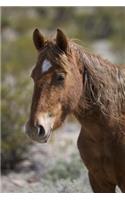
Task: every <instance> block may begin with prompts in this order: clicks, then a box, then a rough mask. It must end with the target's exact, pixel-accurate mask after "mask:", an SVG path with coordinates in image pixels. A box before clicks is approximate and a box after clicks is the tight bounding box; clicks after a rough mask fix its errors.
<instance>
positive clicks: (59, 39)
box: [56, 29, 68, 53]
mask: <svg viewBox="0 0 125 200" xmlns="http://www.w3.org/2000/svg"><path fill="white" fill-rule="evenodd" d="M56 44H57V46H58V47H59V48H60V49H61V50H62V51H64V52H65V53H66V52H67V50H68V40H67V37H66V36H65V34H64V33H63V32H62V31H61V30H60V29H57V35H56Z"/></svg>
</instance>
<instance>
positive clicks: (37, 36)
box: [33, 28, 45, 51]
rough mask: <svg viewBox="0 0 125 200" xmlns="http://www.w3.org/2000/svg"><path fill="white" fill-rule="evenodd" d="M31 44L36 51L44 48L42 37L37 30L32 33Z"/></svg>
mask: <svg viewBox="0 0 125 200" xmlns="http://www.w3.org/2000/svg"><path fill="white" fill-rule="evenodd" d="M33 42H34V45H35V47H36V49H37V50H38V51H40V50H41V49H42V48H43V47H44V42H45V41H44V37H43V35H42V34H41V33H40V32H39V30H38V29H37V28H36V29H35V30H34V32H33Z"/></svg>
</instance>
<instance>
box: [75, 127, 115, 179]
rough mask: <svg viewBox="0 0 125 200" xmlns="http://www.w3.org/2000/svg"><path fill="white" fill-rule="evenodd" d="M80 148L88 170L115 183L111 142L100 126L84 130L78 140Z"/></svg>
mask: <svg viewBox="0 0 125 200" xmlns="http://www.w3.org/2000/svg"><path fill="white" fill-rule="evenodd" d="M78 148H79V151H80V154H81V157H82V159H83V161H84V163H85V165H86V166H87V168H88V170H90V171H92V172H93V173H100V174H103V175H105V176H106V177H107V178H108V179H112V180H114V181H115V173H114V165H113V159H112V153H111V141H110V138H107V134H106V133H105V131H104V130H101V129H100V127H99V126H98V125H93V126H92V125H91V127H89V128H88V129H87V128H86V129H85V128H83V129H82V131H81V133H80V136H79V139H78Z"/></svg>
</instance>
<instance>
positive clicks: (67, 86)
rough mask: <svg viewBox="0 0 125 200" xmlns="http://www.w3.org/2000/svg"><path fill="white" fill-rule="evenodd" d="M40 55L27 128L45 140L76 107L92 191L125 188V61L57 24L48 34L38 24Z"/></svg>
mask: <svg viewBox="0 0 125 200" xmlns="http://www.w3.org/2000/svg"><path fill="white" fill-rule="evenodd" d="M33 41H34V44H35V47H36V49H37V50H38V60H37V64H36V66H35V68H34V69H33V71H32V74H31V77H32V78H33V80H34V93H33V98H32V105H31V114H30V118H29V121H28V122H27V126H26V129H27V134H28V135H29V136H30V137H31V138H32V139H33V140H35V141H38V142H41V143H42V142H47V140H48V138H49V137H50V135H51V132H52V130H53V129H55V128H57V127H59V126H60V125H61V124H62V122H63V121H64V119H65V118H66V116H67V115H68V114H70V113H73V114H74V115H75V117H76V118H77V119H78V120H79V122H80V124H81V126H82V128H81V132H80V135H79V137H78V149H79V152H80V155H81V158H82V160H83V162H84V163H85V165H86V167H87V169H88V175H89V180H90V184H91V186H92V189H93V191H94V192H115V187H116V185H118V186H119V187H120V189H121V191H122V192H125V66H117V65H114V64H112V63H110V62H109V61H107V60H105V59H103V58H101V57H100V56H98V55H93V54H91V53H88V52H86V51H85V50H84V48H82V47H80V46H79V45H77V44H76V43H74V42H73V41H71V40H69V39H67V37H66V36H65V35H64V33H63V32H62V31H61V30H59V29H57V35H56V39H52V40H45V39H44V37H43V36H42V35H41V33H40V32H39V31H38V29H36V30H35V31H34V33H33Z"/></svg>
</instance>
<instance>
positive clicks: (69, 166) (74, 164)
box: [44, 154, 82, 182]
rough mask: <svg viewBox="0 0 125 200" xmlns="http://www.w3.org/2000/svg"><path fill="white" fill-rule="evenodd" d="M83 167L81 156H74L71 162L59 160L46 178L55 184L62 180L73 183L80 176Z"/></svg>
mask: <svg viewBox="0 0 125 200" xmlns="http://www.w3.org/2000/svg"><path fill="white" fill-rule="evenodd" d="M81 167H82V165H81V159H80V158H79V156H78V155H74V154H72V155H71V158H70V161H69V162H66V161H65V160H58V161H57V162H56V163H55V165H54V166H53V168H52V169H51V170H49V171H48V173H47V174H46V175H45V177H44V178H45V179H47V180H51V181H53V182H55V181H58V180H60V179H70V180H71V181H73V180H74V179H77V178H78V177H79V176H80V173H81Z"/></svg>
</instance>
